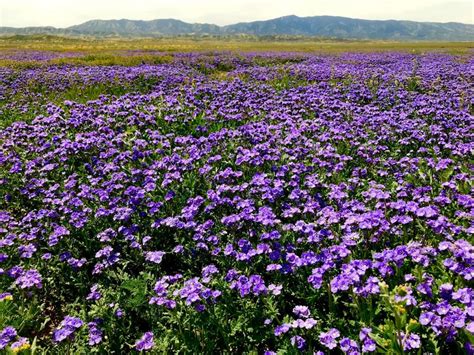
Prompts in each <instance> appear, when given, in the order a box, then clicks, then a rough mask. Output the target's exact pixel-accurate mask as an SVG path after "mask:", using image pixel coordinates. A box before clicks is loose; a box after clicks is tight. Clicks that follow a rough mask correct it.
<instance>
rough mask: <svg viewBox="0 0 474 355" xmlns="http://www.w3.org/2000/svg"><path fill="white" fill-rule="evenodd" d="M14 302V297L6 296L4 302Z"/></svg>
mask: <svg viewBox="0 0 474 355" xmlns="http://www.w3.org/2000/svg"><path fill="white" fill-rule="evenodd" d="M12 300H13V296H12V295H8V296H5V298H4V299H3V300H2V301H12Z"/></svg>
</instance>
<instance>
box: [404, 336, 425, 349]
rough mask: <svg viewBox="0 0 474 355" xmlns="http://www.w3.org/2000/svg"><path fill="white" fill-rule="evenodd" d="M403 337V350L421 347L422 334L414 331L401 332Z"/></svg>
mask: <svg viewBox="0 0 474 355" xmlns="http://www.w3.org/2000/svg"><path fill="white" fill-rule="evenodd" d="M401 338H402V345H403V350H405V351H410V350H414V349H419V348H420V346H421V340H420V336H419V335H417V334H414V333H410V334H407V335H405V333H403V332H402V333H401Z"/></svg>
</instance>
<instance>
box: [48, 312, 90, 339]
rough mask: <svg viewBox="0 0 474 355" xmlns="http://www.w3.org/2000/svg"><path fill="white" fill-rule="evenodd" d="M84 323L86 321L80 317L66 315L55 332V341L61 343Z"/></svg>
mask: <svg viewBox="0 0 474 355" xmlns="http://www.w3.org/2000/svg"><path fill="white" fill-rule="evenodd" d="M83 325H84V322H83V321H82V320H81V319H80V318H77V317H71V316H66V317H65V318H64V319H63V321H62V322H61V324H60V327H59V329H56V330H55V331H54V332H53V341H55V342H57V343H59V342H62V341H63V340H65V339H67V338H72V336H73V334H74V333H75V332H76V331H77V330H78V329H79V328H81V327H82V326H83Z"/></svg>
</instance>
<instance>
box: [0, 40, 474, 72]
mask: <svg viewBox="0 0 474 355" xmlns="http://www.w3.org/2000/svg"><path fill="white" fill-rule="evenodd" d="M18 50H19V51H53V52H62V53H67V52H70V53H75V54H77V55H78V56H82V57H83V58H76V59H74V60H73V59H71V58H70V59H69V60H68V59H58V60H55V61H53V63H65V62H71V63H76V64H84V65H86V64H89V65H94V64H98V65H104V64H108V65H112V64H118V65H136V64H139V63H140V62H141V61H146V62H150V63H151V62H152V61H153V58H152V57H151V56H150V55H149V53H150V52H156V51H159V52H163V53H173V52H209V51H210V50H215V51H231V52H269V51H273V52H316V53H334V54H337V53H345V52H410V53H417V54H421V53H426V52H444V53H449V54H469V53H472V52H473V51H474V42H423V41H421V42H391V41H344V40H328V39H320V38H319V39H318V38H315V39H312V40H308V39H307V38H297V37H295V38H291V37H288V38H286V39H280V40H274V39H273V40H272V39H269V38H268V39H261V38H240V39H239V38H235V37H231V38H227V39H218V38H211V39H206V38H203V37H195V38H190V37H183V38H161V39H160V38H155V39H92V38H89V39H80V38H69V37H54V36H14V37H0V52H3V53H5V52H6V53H9V52H11V51H18ZM124 51H125V52H129V51H137V52H138V53H136V55H135V56H134V57H133V58H130V56H128V57H127V56H124V55H123V52H124ZM15 64H18V63H15V62H14V61H11V60H7V59H5V58H1V57H0V65H15ZM31 64H32V63H29V65H31ZM24 65H25V64H24Z"/></svg>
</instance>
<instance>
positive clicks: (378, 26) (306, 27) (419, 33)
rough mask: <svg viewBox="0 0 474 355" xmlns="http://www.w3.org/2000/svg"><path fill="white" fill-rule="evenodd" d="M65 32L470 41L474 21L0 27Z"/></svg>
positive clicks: (332, 19)
mask: <svg viewBox="0 0 474 355" xmlns="http://www.w3.org/2000/svg"><path fill="white" fill-rule="evenodd" d="M17 34H18V35H31V34H49V35H67V36H97V37H114V36H118V37H155V36H177V35H198V36H199V35H213V36H229V35H253V36H272V35H284V36H285V35H288V36H310V37H315V36H317V37H329V38H341V39H342V38H344V39H380V40H431V41H433V40H442V41H474V25H472V24H463V23H456V22H448V23H439V22H414V21H399V20H361V19H353V18H348V17H338V16H312V17H298V16H284V17H279V18H275V19H271V20H265V21H254V22H241V23H236V24H232V25H228V26H217V25H213V24H208V23H187V22H183V21H180V20H175V19H158V20H151V21H141V20H127V19H121V20H91V21H87V22H84V23H82V24H79V25H75V26H70V27H66V28H55V27H50V26H48V27H23V28H15V27H0V35H3V36H5V35H17Z"/></svg>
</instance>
